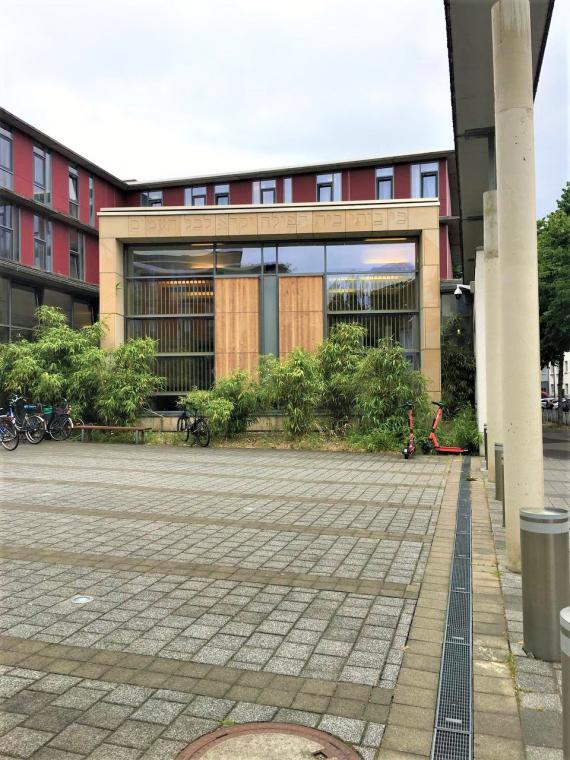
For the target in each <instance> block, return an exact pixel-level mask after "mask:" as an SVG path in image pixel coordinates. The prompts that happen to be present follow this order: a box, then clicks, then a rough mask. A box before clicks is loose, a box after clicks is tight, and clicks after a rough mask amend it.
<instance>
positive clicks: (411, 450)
mask: <svg viewBox="0 0 570 760" xmlns="http://www.w3.org/2000/svg"><path fill="white" fill-rule="evenodd" d="M405 408H406V413H407V415H408V428H409V433H408V443H407V444H406V445H405V446H404V448H403V449H402V454H403V455H404V459H411V458H412V457H413V456H414V454H415V453H416V437H415V435H414V407H413V406H412V402H411V401H408V402H407V403H406V404H405Z"/></svg>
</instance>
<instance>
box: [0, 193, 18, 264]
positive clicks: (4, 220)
mask: <svg viewBox="0 0 570 760" xmlns="http://www.w3.org/2000/svg"><path fill="white" fill-rule="evenodd" d="M18 218H19V215H18V209H17V208H16V207H15V206H11V205H10V204H8V203H2V204H0V259H6V260H8V261H18V259H19V231H20V230H19V223H18Z"/></svg>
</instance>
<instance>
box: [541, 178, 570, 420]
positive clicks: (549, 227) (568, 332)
mask: <svg viewBox="0 0 570 760" xmlns="http://www.w3.org/2000/svg"><path fill="white" fill-rule="evenodd" d="M557 205H558V208H557V209H556V211H553V212H552V213H551V214H548V216H546V217H544V219H539V220H538V295H539V309H540V363H541V365H542V366H543V367H545V366H546V365H547V364H554V365H556V366H557V367H558V394H557V395H558V421H559V422H561V421H562V403H561V402H562V396H563V390H564V387H563V367H564V353H565V352H566V351H570V182H568V183H566V187H565V188H564V189H563V190H562V195H561V196H560V199H559V200H558V203H557Z"/></svg>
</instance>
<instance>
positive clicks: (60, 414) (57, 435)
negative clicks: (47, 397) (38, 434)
mask: <svg viewBox="0 0 570 760" xmlns="http://www.w3.org/2000/svg"><path fill="white" fill-rule="evenodd" d="M42 411H43V414H44V419H45V422H46V431H47V433H48V435H49V436H50V437H51V438H53V440H54V441H66V440H67V439H68V438H69V436H70V435H71V432H72V430H73V420H72V419H71V416H70V414H71V408H70V406H69V404H68V403H67V399H63V401H62V402H61V404H60V406H56V407H53V406H44V407H43V410H42Z"/></svg>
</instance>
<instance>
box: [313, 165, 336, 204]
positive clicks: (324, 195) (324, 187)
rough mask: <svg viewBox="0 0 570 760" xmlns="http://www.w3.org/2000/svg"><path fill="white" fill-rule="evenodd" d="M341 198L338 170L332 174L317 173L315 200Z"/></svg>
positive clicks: (321, 201)
mask: <svg viewBox="0 0 570 760" xmlns="http://www.w3.org/2000/svg"><path fill="white" fill-rule="evenodd" d="M340 200H342V186H341V174H340V172H334V174H317V201H318V202H319V203H327V202H329V203H330V202H331V201H340Z"/></svg>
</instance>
